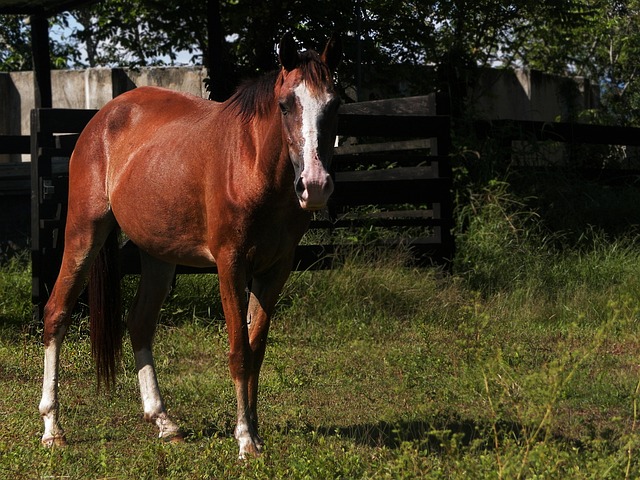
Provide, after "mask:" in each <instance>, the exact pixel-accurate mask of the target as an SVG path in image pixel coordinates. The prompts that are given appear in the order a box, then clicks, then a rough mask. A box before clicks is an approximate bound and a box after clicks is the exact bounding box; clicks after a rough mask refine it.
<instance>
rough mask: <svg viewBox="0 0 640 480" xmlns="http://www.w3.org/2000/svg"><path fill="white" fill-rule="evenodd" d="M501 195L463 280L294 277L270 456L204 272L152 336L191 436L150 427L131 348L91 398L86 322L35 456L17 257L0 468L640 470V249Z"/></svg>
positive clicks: (466, 261)
mask: <svg viewBox="0 0 640 480" xmlns="http://www.w3.org/2000/svg"><path fill="white" fill-rule="evenodd" d="M497 191H498V194H497V195H496V189H494V190H493V191H489V190H488V191H486V192H485V194H484V195H485V198H484V199H483V200H482V201H479V202H478V203H476V204H475V206H474V211H473V214H472V215H469V217H467V221H468V222H467V223H468V227H467V230H466V233H465V235H462V236H460V240H459V254H458V259H457V264H456V266H455V271H454V274H452V275H444V274H441V273H440V272H438V271H435V270H423V269H413V268H407V267H403V266H401V265H403V264H404V263H405V262H404V257H403V253H402V252H398V253H397V254H394V255H390V256H389V257H387V258H373V257H372V256H371V255H369V254H367V252H366V251H362V252H359V253H358V254H354V255H353V256H351V257H349V258H350V259H349V260H347V261H346V263H345V265H344V266H343V267H342V268H339V269H336V270H332V271H328V272H305V273H294V274H292V277H291V279H290V281H289V282H288V284H287V286H286V287H285V290H284V292H283V295H282V298H281V300H280V303H279V306H278V310H277V314H276V316H275V318H274V321H273V326H272V330H271V334H270V339H269V348H268V350H267V358H266V361H265V366H264V368H263V375H262V379H261V395H260V402H261V403H260V413H261V429H262V434H263V436H264V438H265V440H266V451H265V454H264V455H263V456H262V457H261V458H259V459H254V460H250V461H247V462H238V461H237V445H236V442H235V440H234V439H233V435H232V432H233V427H234V411H235V398H234V393H233V387H232V384H231V381H230V379H229V375H228V369H227V365H226V352H227V344H226V342H227V339H226V332H225V327H224V323H223V317H222V314H221V307H220V299H219V295H218V294H217V293H216V289H215V282H216V278H215V277H212V276H183V277H180V278H179V279H178V281H177V284H176V287H175V290H174V292H173V294H172V296H171V298H170V300H169V302H168V303H167V305H166V306H165V308H164V311H163V315H162V319H161V322H160V326H159V331H158V335H157V342H156V346H155V351H156V361H157V368H158V373H159V377H160V382H161V387H162V390H163V393H164V396H165V400H166V402H167V404H168V406H169V409H170V413H171V414H172V415H173V416H174V417H175V418H177V419H178V420H179V422H180V424H181V425H182V426H183V427H184V428H185V429H186V430H187V432H188V438H187V441H186V442H185V443H183V444H178V445H174V444H166V443H163V442H161V441H159V440H158V439H157V438H155V435H154V430H153V428H152V427H151V426H150V425H147V424H145V423H144V422H143V421H142V419H141V407H140V401H139V398H138V393H137V385H136V376H135V372H134V366H133V358H132V353H131V351H130V347H127V348H126V349H125V355H124V359H123V364H122V368H121V372H120V375H119V377H118V382H117V385H116V388H115V390H114V391H113V392H111V393H109V394H97V393H96V389H95V388H96V386H95V381H94V376H95V373H94V367H93V365H92V363H91V360H90V350H89V344H88V343H89V342H88V332H87V320H86V318H82V317H79V318H76V320H75V322H74V326H73V328H72V329H71V331H70V333H69V335H68V338H67V341H66V343H65V347H64V350H63V355H62V376H61V385H60V388H61V400H62V410H61V414H62V421H63V425H64V427H65V429H66V431H67V435H68V440H69V443H70V444H69V446H68V447H66V448H62V449H60V448H56V449H52V450H45V449H43V448H41V447H40V445H39V437H40V435H41V421H40V418H39V416H38V412H37V404H38V401H39V395H40V382H41V374H42V373H41V370H42V348H41V342H40V337H39V333H38V332H37V331H35V330H37V328H34V327H33V324H32V322H31V320H30V306H29V281H30V277H29V275H30V274H29V269H28V265H27V263H26V261H25V259H15V260H13V261H11V262H10V263H8V264H7V265H5V267H4V268H3V269H2V270H0V378H1V379H2V380H1V381H0V418H2V419H3V422H2V427H3V428H2V430H1V431H0V477H1V478H60V479H62V478H96V479H97V478H100V479H105V478H109V479H121V478H135V479H139V478H150V479H156V478H167V479H169V478H180V479H183V478H293V479H298V478H299V479H303V478H304V479H306V478H311V479H315V478H318V479H326V478H345V479H346V478H349V479H351V478H390V479H396V478H407V479H409V478H434V479H436V478H447V479H448V478H460V479H463V478H504V479H511V478H545V479H546V478H577V479H582V478H584V479H587V478H598V479H604V478H615V479H618V478H636V477H638V476H639V475H640V462H639V461H638V458H640V456H639V453H640V435H639V434H638V431H639V429H640V426H639V425H638V422H639V421H640V419H639V418H638V394H639V390H640V388H639V385H640V383H639V380H640V367H639V366H638V352H639V347H640V340H639V338H640V336H639V335H638V334H639V330H640V324H639V319H640V314H639V311H640V302H639V300H638V299H639V298H640V297H639V293H640V276H639V275H638V270H639V269H640V246H639V245H638V244H637V242H636V241H635V239H634V238H633V237H631V236H627V237H625V238H619V239H616V240H610V239H608V238H607V237H606V236H604V235H602V234H599V233H597V232H596V233H594V232H592V233H591V234H590V235H589V236H585V237H584V239H583V240H582V241H581V242H580V243H579V244H576V245H574V246H571V247H566V246H565V247H558V241H557V240H558V239H557V238H556V237H554V236H553V235H551V234H547V233H545V232H544V230H543V229H541V228H539V225H538V223H537V220H536V217H535V215H530V214H522V213H521V212H522V209H521V208H519V207H518V205H516V204H514V203H513V202H512V201H511V200H510V199H508V198H507V196H505V195H504V192H502V193H500V186H498V187H497ZM487 197H491V198H489V199H487ZM514 212H515V213H514ZM126 283H127V287H128V288H127V291H128V292H129V295H131V292H132V289H133V286H134V284H135V279H127V282H126Z"/></svg>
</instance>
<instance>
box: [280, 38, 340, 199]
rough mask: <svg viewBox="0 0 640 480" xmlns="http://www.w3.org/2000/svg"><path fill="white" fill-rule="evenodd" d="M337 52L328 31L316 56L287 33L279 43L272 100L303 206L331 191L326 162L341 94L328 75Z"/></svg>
mask: <svg viewBox="0 0 640 480" xmlns="http://www.w3.org/2000/svg"><path fill="white" fill-rule="evenodd" d="M341 56H342V51H341V47H340V42H339V40H338V39H337V38H335V37H333V36H332V37H331V39H330V40H329V42H328V43H327V46H326V47H325V49H324V51H323V52H322V54H321V55H318V54H317V53H316V52H314V51H306V52H304V53H298V50H297V46H296V44H295V42H294V41H293V39H292V37H291V36H290V35H285V36H284V37H283V38H282V41H281V42H280V48H279V57H280V63H281V65H282V84H281V86H280V88H279V91H278V97H277V100H278V104H279V106H280V112H281V113H280V114H281V116H282V125H283V136H284V139H285V142H286V144H287V146H288V149H289V156H290V158H291V161H292V163H293V167H294V170H295V181H294V186H295V191H296V194H297V195H298V200H299V202H300V206H301V207H302V208H303V209H305V210H318V209H321V208H323V207H325V206H326V204H327V200H328V199H329V196H330V195H331V193H332V192H333V180H332V179H331V176H330V175H329V166H330V164H331V157H332V156H333V147H334V143H335V137H336V126H337V123H338V122H337V121H338V107H339V106H340V98H339V97H338V95H337V93H336V91H335V88H334V85H333V78H332V77H333V71H334V69H335V68H336V67H337V65H338V63H339V62H340V57H341Z"/></svg>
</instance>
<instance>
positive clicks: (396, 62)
mask: <svg viewBox="0 0 640 480" xmlns="http://www.w3.org/2000/svg"><path fill="white" fill-rule="evenodd" d="M212 7H215V8H213V9H212ZM212 11H215V12H216V15H219V17H216V18H217V20H218V22H219V23H218V26H219V30H218V31H217V33H216V35H218V36H219V38H218V39H217V40H216V42H217V43H216V46H218V47H219V48H217V49H213V48H212V49H211V50H209V42H208V33H209V32H208V30H207V16H208V15H210V14H211V12H212ZM51 24H52V25H53V26H57V27H58V28H63V27H65V26H67V27H68V28H66V31H70V34H69V35H67V36H66V37H58V38H56V39H54V40H53V41H52V44H51V46H52V51H53V56H52V57H53V59H54V64H55V66H58V67H61V66H65V65H66V66H116V65H117V66H147V65H163V64H174V63H176V62H177V61H178V59H179V58H180V59H182V60H184V58H185V53H184V52H186V55H187V59H188V62H190V63H204V64H205V65H207V66H210V67H213V70H215V71H211V75H212V76H215V75H224V76H225V77H227V78H228V82H229V83H231V84H233V83H236V82H237V81H238V80H239V79H240V78H242V77H245V76H247V75H255V74H257V73H259V72H262V71H265V70H268V69H271V68H273V67H274V66H275V65H276V61H277V58H276V54H275V46H276V44H277V42H278V40H279V38H280V37H281V35H282V34H283V33H284V32H285V31H293V32H294V33H295V35H296V37H297V38H298V40H299V41H300V42H301V43H302V44H303V45H304V47H306V48H316V49H318V48H321V46H322V44H323V43H324V42H325V41H326V38H327V36H328V35H329V33H330V32H331V31H340V32H342V33H343V43H344V50H345V58H346V61H345V62H344V64H343V65H342V67H341V77H342V78H343V80H348V81H351V83H352V84H353V85H359V84H362V83H365V84H366V83H383V81H384V80H385V79H388V78H396V79H397V78H398V76H401V75H402V74H401V69H402V67H403V66H404V67H407V68H412V69H414V70H411V72H412V73H408V74H407V75H406V76H405V77H406V78H405V80H406V82H408V83H412V84H415V85H418V86H417V87H416V88H414V91H415V90H420V89H424V88H427V87H426V85H430V87H429V88H431V89H432V88H433V87H434V82H437V81H439V82H440V84H441V85H444V84H446V85H447V88H451V89H453V90H456V89H458V90H459V91H462V90H463V89H464V85H465V84H467V83H468V82H470V81H473V72H474V71H475V70H476V69H477V68H478V67H484V66H494V67H495V66H498V67H505V68H511V67H525V68H532V69H538V70H542V71H544V72H548V73H555V74H562V75H583V76H586V77H589V78H591V79H592V80H593V81H597V82H600V84H601V87H602V88H601V89H602V93H603V99H604V100H605V102H606V106H607V109H606V116H607V118H608V119H609V121H616V122H627V123H634V124H639V123H640V118H636V117H637V115H636V114H635V113H634V112H637V111H640V109H638V107H639V106H640V82H639V81H638V61H637V59H638V58H639V55H640V0H537V1H532V0H512V1H510V2H504V1H502V0H478V1H476V2H468V1H466V0H450V1H448V2H440V1H437V0H328V1H326V2H307V1H304V0H273V1H270V2H263V1H258V0H208V1H203V0H183V1H181V2H177V3H175V4H172V5H168V4H167V2H164V1H163V0H108V1H104V2H94V3H92V4H91V5H90V6H89V7H87V8H84V9H79V10H76V11H73V12H69V13H67V14H64V15H59V16H57V17H55V18H53V19H51ZM29 43H30V40H29V30H28V27H27V25H25V22H24V19H22V18H20V17H17V16H3V17H2V18H0V69H2V70H20V69H28V68H30V62H31V52H30V46H29ZM180 52H182V53H181V56H180V57H179V56H178V55H179V53H180ZM209 52H212V54H213V55H215V56H216V57H219V58H216V59H215V62H214V65H209V61H210V59H209V55H208V53H209ZM421 66H422V67H424V66H432V67H437V69H438V71H439V77H438V78H427V77H426V76H425V74H424V72H421V73H420V74H416V73H415V72H416V70H415V67H421ZM387 83H389V82H387ZM396 83H398V82H396ZM455 93H456V92H452V94H455Z"/></svg>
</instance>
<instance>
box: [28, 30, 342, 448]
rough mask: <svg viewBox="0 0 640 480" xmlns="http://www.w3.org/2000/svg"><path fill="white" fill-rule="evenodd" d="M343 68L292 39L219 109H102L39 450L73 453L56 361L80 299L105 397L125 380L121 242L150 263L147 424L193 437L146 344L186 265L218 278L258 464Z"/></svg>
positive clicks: (76, 219) (180, 100) (323, 176)
mask: <svg viewBox="0 0 640 480" xmlns="http://www.w3.org/2000/svg"><path fill="white" fill-rule="evenodd" d="M341 56H342V50H341V47H340V40H339V38H338V37H337V36H335V35H332V36H331V38H330V39H329V41H328V42H327V44H326V46H325V48H324V50H323V51H322V53H321V54H318V53H317V52H315V51H313V50H307V51H305V52H299V51H298V46H297V44H296V42H295V41H294V40H293V37H292V36H291V35H290V34H285V36H283V37H282V40H281V41H280V43H279V46H278V58H279V63H280V65H279V68H278V69H277V70H275V71H274V72H271V73H268V74H265V75H264V76H262V77H260V78H259V79H256V80H252V81H248V82H245V83H243V84H242V85H241V86H240V87H238V89H237V90H236V92H235V93H234V94H233V95H232V96H231V97H230V98H229V99H228V100H227V101H225V102H222V103H218V102H214V101H211V100H206V99H202V98H199V97H195V96H192V95H187V94H183V93H178V92H174V91H170V90H165V89H160V88H156V87H140V88H137V89H134V90H131V91H129V92H127V93H124V94H122V95H120V96H118V97H116V98H115V99H113V100H111V101H110V102H108V103H107V104H106V105H105V106H104V107H103V108H102V109H101V110H100V111H99V112H98V113H97V114H96V115H95V116H94V117H93V118H92V120H91V121H90V122H89V123H88V124H87V126H86V127H85V129H84V130H83V132H82V133H81V134H80V136H79V138H78V141H77V143H76V146H75V149H74V151H73V153H72V155H71V158H70V160H69V206H68V213H67V220H66V228H65V242H64V252H63V257H62V263H61V267H60V271H59V275H58V277H57V280H56V282H55V285H54V287H53V289H52V291H51V295H50V297H49V299H48V301H47V303H46V305H45V308H44V334H43V340H44V378H43V385H42V399H41V401H40V404H39V411H40V415H41V417H42V419H43V421H44V433H43V435H42V439H41V441H42V444H43V445H45V446H54V445H55V446H59V445H65V444H66V443H67V440H66V437H65V433H64V431H63V429H62V427H61V425H60V423H59V420H58V412H59V401H58V375H59V358H60V349H61V345H62V342H63V339H64V336H65V332H66V331H67V329H68V327H69V324H70V322H71V317H70V316H71V313H72V310H73V308H74V305H75V303H76V301H77V299H78V297H79V295H80V294H81V293H82V291H83V290H84V288H85V286H86V288H87V289H88V292H89V304H90V305H89V307H90V332H91V333H90V337H91V345H92V347H91V348H92V353H93V357H94V359H95V363H96V366H97V368H96V371H97V376H98V386H100V381H101V380H102V381H104V382H105V383H106V384H107V386H109V385H112V384H113V382H114V381H115V371H116V366H117V364H118V358H119V357H118V356H119V355H120V353H121V347H122V337H123V332H122V330H123V328H124V325H123V323H124V322H123V319H122V314H121V313H120V300H119V288H120V274H119V272H118V269H117V268H116V265H117V258H116V256H117V253H118V249H119V242H120V241H121V240H122V238H124V237H125V236H126V237H127V238H128V239H130V240H131V241H132V242H133V243H134V244H135V245H137V247H138V249H139V251H140V263H141V276H140V283H139V286H138V290H137V292H136V295H135V297H134V299H133V303H132V306H131V308H130V310H129V312H128V314H127V318H126V326H127V328H128V331H129V335H130V340H131V345H132V347H133V352H134V357H135V365H136V370H137V376H138V381H139V388H140V396H141V399H142V407H143V411H144V418H145V420H147V421H148V422H150V423H153V424H155V426H156V427H157V429H158V432H159V433H158V435H159V437H160V438H162V439H166V440H178V441H179V440H181V439H183V437H184V434H183V432H182V430H181V429H180V428H179V426H178V425H177V424H176V423H175V422H174V421H173V420H172V419H171V418H170V417H169V416H168V415H167V411H166V408H165V404H164V402H163V399H162V396H161V394H160V390H159V387H158V380H157V376H156V372H155V368H154V360H153V353H152V341H153V336H154V333H155V328H156V322H157V319H158V315H159V312H160V308H161V306H162V304H163V302H164V300H165V298H166V296H167V294H168V293H169V291H170V289H171V286H172V283H173V279H174V275H175V268H176V265H177V264H180V265H187V266H192V267H210V266H215V267H216V268H217V271H218V277H219V287H220V295H221V299H222V307H223V312H224V316H225V322H226V327H227V332H228V340H229V354H228V357H229V358H228V360H229V362H228V363H229V371H230V374H231V378H232V380H233V383H234V386H235V393H236V400H237V424H236V427H235V431H234V435H235V438H236V440H237V441H238V446H239V457H240V458H245V457H246V456H256V455H259V454H260V452H261V451H262V449H263V445H264V443H263V440H262V439H261V437H260V436H259V435H258V414H257V400H258V377H259V374H260V368H261V365H262V362H263V359H264V355H265V348H266V341H267V334H268V330H269V325H270V319H271V315H272V313H273V310H274V307H275V304H276V301H277V298H278V296H279V295H280V292H281V290H282V288H283V286H284V284H285V282H286V280H287V278H288V276H289V274H290V272H291V269H292V267H293V262H294V253H295V249H296V246H297V245H298V243H299V241H300V239H301V237H302V235H303V234H304V232H305V231H306V230H307V229H308V226H309V222H310V219H311V217H312V215H313V212H314V211H316V210H319V209H322V208H324V207H325V206H326V204H327V201H328V198H329V196H330V195H331V193H332V191H333V188H334V185H333V181H332V178H331V175H330V174H329V168H330V163H331V158H332V153H333V146H334V142H335V136H336V128H337V112H338V108H339V105H340V97H339V95H338V94H337V92H336V88H335V85H334V81H333V75H334V72H335V69H336V67H337V66H338V64H339V62H340V60H341Z"/></svg>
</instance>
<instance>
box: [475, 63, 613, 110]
mask: <svg viewBox="0 0 640 480" xmlns="http://www.w3.org/2000/svg"><path fill="white" fill-rule="evenodd" d="M599 100H600V95H599V91H598V88H597V86H594V85H591V83H590V82H589V81H588V80H587V79H584V78H575V79H574V78H565V77H559V76H555V75H546V74H543V73H541V72H538V71H530V70H517V71H510V70H496V69H486V70H483V71H482V72H481V74H480V76H479V79H478V82H477V83H476V85H475V87H474V88H472V90H471V92H470V101H471V104H472V108H473V111H474V113H475V114H476V116H478V117H480V118H486V119H502V120H533V121H543V122H555V121H569V120H572V121H579V115H580V113H581V112H583V111H584V110H586V109H593V108H597V107H598V106H599Z"/></svg>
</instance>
